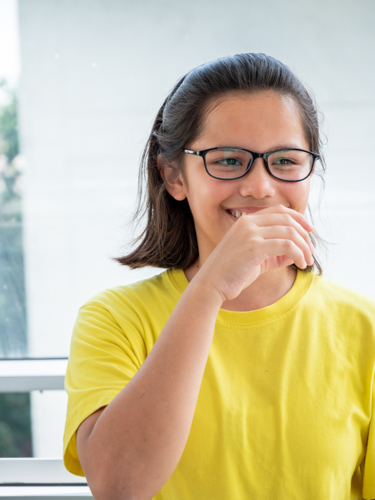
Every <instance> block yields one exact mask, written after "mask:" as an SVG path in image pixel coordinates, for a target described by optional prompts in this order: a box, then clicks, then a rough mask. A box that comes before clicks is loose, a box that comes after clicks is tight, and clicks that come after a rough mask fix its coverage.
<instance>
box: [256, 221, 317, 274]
mask: <svg viewBox="0 0 375 500" xmlns="http://www.w3.org/2000/svg"><path fill="white" fill-rule="evenodd" d="M257 233H258V235H259V236H260V237H261V238H263V239H264V240H280V241H279V244H281V246H282V248H285V249H287V250H289V249H290V251H293V255H295V254H296V252H295V249H294V247H297V248H298V249H299V251H298V252H297V255H298V258H297V260H298V262H295V263H296V264H297V265H298V267H301V268H302V269H304V268H305V267H306V266H312V265H313V264H314V259H313V256H312V250H311V247H310V244H309V241H308V240H309V237H308V236H307V235H301V234H300V232H299V231H298V230H297V229H296V228H295V227H293V226H273V227H269V226H268V227H261V228H259V229H258V231H257ZM279 246H280V245H279ZM274 255H286V256H288V257H290V258H292V257H291V254H290V253H285V254H274Z"/></svg>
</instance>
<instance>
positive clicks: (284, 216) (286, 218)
mask: <svg viewBox="0 0 375 500" xmlns="http://www.w3.org/2000/svg"><path fill="white" fill-rule="evenodd" d="M275 209H278V210H280V212H281V213H277V212H276V213H275ZM270 210H271V209H265V210H261V211H259V212H257V213H256V214H249V215H246V216H245V218H244V219H246V220H244V221H243V222H242V223H243V224H250V225H256V226H257V227H275V226H276V227H277V226H280V227H284V228H290V229H287V233H286V234H290V235H291V236H294V234H295V232H297V233H298V234H299V235H300V237H301V238H303V240H304V241H305V242H306V244H307V245H308V247H309V251H310V254H311V253H314V251H315V248H314V245H313V244H312V241H311V239H310V236H309V234H308V233H309V232H312V231H313V229H314V228H313V226H312V225H311V224H310V223H309V222H308V221H307V220H306V219H305V217H304V216H303V215H302V214H300V213H299V212H296V211H295V210H292V209H288V208H286V207H273V211H272V212H271V211H270ZM288 231H289V233H288ZM293 241H294V240H293ZM309 265H310V264H309Z"/></svg>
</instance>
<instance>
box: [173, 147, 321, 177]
mask: <svg viewBox="0 0 375 500" xmlns="http://www.w3.org/2000/svg"><path fill="white" fill-rule="evenodd" d="M216 149H237V150H239V151H246V152H247V153H250V154H251V156H252V160H250V161H249V164H248V166H247V168H246V171H245V172H244V173H243V174H241V175H239V176H238V177H230V178H228V177H217V176H216V175H212V174H211V173H210V172H209V171H208V168H207V165H206V154H207V153H208V152H209V151H215V150H216ZM182 151H183V152H184V153H187V154H189V155H195V156H201V157H202V158H203V163H204V168H205V169H206V172H207V173H208V175H209V176H210V177H213V178H214V179H219V180H221V181H234V180H236V179H241V177H244V176H245V175H246V174H248V173H249V172H250V170H251V167H252V166H253V165H254V162H255V160H256V159H257V158H263V160H264V164H265V167H266V170H267V172H268V173H269V174H270V176H271V177H273V178H274V179H277V180H278V181H283V182H301V181H304V180H305V179H307V178H308V177H310V175H311V172H312V171H313V170H314V165H315V162H316V160H319V158H320V155H319V154H318V153H313V152H312V151H308V150H307V149H299V148H281V149H275V150H274V151H268V152H267V153H255V152H254V151H250V150H249V149H245V148H236V147H233V146H220V147H217V148H209V149H203V150H202V151H192V150H191V149H183V150H182ZM279 151H302V152H303V153H310V154H311V155H312V156H313V158H314V160H313V162H312V164H311V169H310V172H309V173H308V174H307V175H306V177H304V178H303V179H298V180H289V179H280V177H276V176H275V175H273V173H272V172H271V170H270V167H269V166H268V158H269V156H270V155H272V154H273V153H278V152H279Z"/></svg>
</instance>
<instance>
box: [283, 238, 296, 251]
mask: <svg viewBox="0 0 375 500" xmlns="http://www.w3.org/2000/svg"><path fill="white" fill-rule="evenodd" d="M283 245H284V248H285V249H286V250H291V249H292V248H293V247H294V243H293V242H292V241H291V240H284V242H283Z"/></svg>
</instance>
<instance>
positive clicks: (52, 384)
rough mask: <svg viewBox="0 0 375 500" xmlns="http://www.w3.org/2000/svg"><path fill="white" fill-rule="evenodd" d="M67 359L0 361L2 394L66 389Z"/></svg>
mask: <svg viewBox="0 0 375 500" xmlns="http://www.w3.org/2000/svg"><path fill="white" fill-rule="evenodd" d="M67 363H68V360H67V358H52V359H31V358H30V359H0V392H29V391H51V390H62V389H64V378H65V372H66V365H67Z"/></svg>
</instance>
